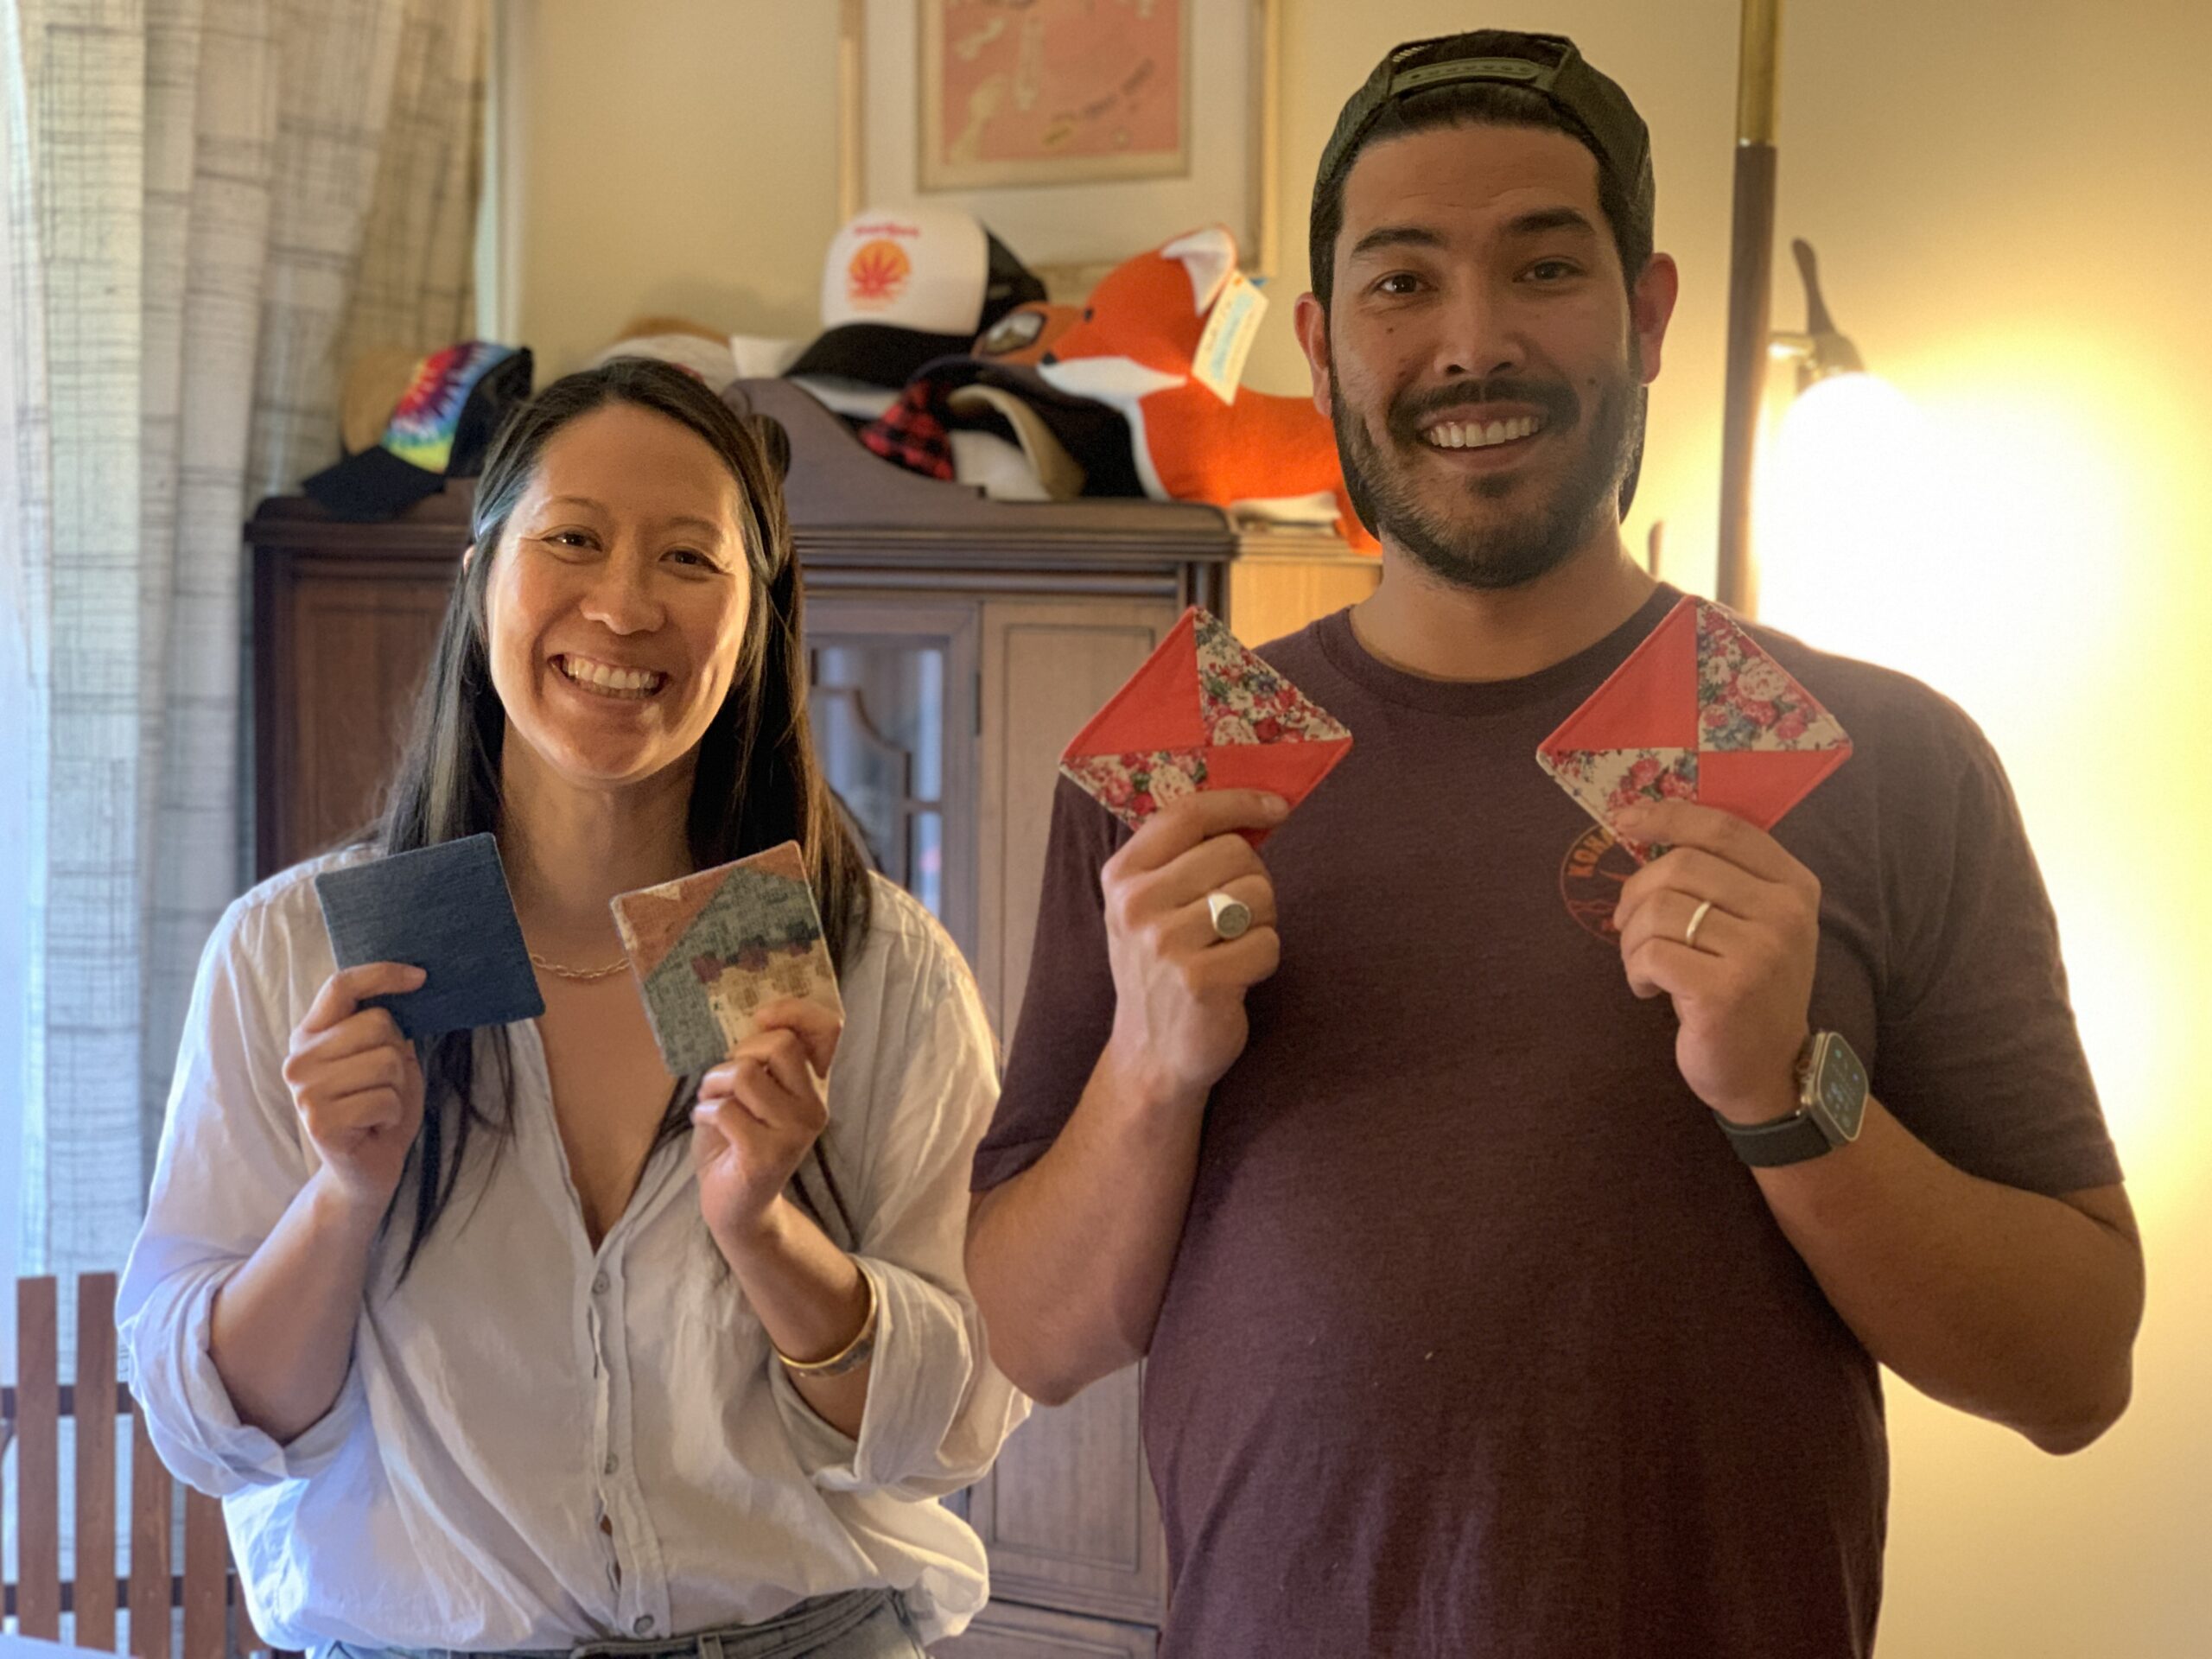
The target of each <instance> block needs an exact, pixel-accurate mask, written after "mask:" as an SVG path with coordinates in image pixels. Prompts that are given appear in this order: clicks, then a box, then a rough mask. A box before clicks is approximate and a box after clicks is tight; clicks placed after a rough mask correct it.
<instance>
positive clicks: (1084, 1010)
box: [970, 779, 1128, 1192]
mask: <svg viewBox="0 0 2212 1659" xmlns="http://www.w3.org/2000/svg"><path fill="white" fill-rule="evenodd" d="M1127 840H1128V831H1127V830H1125V829H1122V826H1121V824H1120V823H1118V822H1117V821H1116V819H1115V818H1114V817H1112V816H1111V815H1110V814H1109V813H1108V812H1107V811H1106V810H1105V809H1104V808H1103V807H1102V806H1100V805H1099V804H1097V802H1096V801H1094V800H1092V799H1091V798H1090V797H1089V796H1088V795H1085V794H1084V792H1083V791H1081V790H1079V789H1077V787H1076V786H1075V785H1073V784H1071V783H1069V782H1068V781H1067V780H1066V779H1061V780H1060V785H1059V790H1058V793H1057V794H1056V795H1054V797H1053V798H1052V831H1051V835H1050V837H1049V839H1048V840H1047V842H1046V849H1045V882H1044V890H1043V892H1042V893H1041V894H1040V896H1039V903H1038V906H1037V943H1036V948H1035V950H1033V953H1032V954H1031V956H1030V958H1029V983H1028V988H1027V991H1026V992H1025V993H1024V995H1023V996H1022V1001H1021V1016H1020V1022H1019V1024H1018V1025H1017V1027H1016V1028H1015V1030H1014V1047H1013V1050H1012V1052H1010V1053H1009V1054H1008V1055H1007V1068H1006V1081H1005V1084H1004V1085H1003V1086H1002V1087H1001V1090H1000V1091H999V1103H998V1111H997V1113H996V1115H995V1116H994V1117H993V1118H992V1120H991V1127H990V1128H989V1130H988V1133H986V1134H985V1135H984V1136H983V1140H982V1145H981V1146H979V1147H977V1148H976V1165H975V1171H974V1174H973V1177H972V1179H971V1183H970V1184H971V1185H972V1187H973V1189H974V1190H975V1191H976V1192H988V1191H989V1190H990V1189H991V1188H993V1187H995V1186H996V1185H999V1184H1000V1183H1001V1182H1002V1181H1007V1180H1011V1179H1014V1177H1015V1176H1016V1175H1019V1174H1020V1173H1021V1172H1022V1171H1023V1170H1025V1169H1027V1168H1028V1167H1029V1166H1030V1165H1032V1164H1033V1163H1035V1162H1036V1161H1037V1160H1039V1158H1041V1157H1043V1156H1044V1155H1045V1152H1046V1148H1047V1147H1050V1146H1051V1145H1052V1142H1053V1141H1055V1140H1057V1139H1058V1136H1059V1133H1060V1130H1061V1129H1062V1128H1064V1127H1065V1125H1066V1123H1067V1121H1068V1118H1069V1117H1070V1116H1071V1115H1072V1114H1073V1113H1074V1111H1075V1107H1076V1103H1077V1101H1078V1100H1079V1099H1081V1098H1082V1096H1083V1090H1084V1084H1087V1083H1089V1082H1090V1073H1091V1071H1092V1069H1093V1068H1094V1067H1096V1065H1097V1064H1098V1057H1099V1055H1100V1054H1101V1053H1102V1052H1104V1050H1105V1047H1106V1039H1107V1037H1108V1035H1109V1033H1111V1032H1112V1030H1113V1026H1114V975H1113V969H1112V968H1111V967H1110V966H1109V963H1108V961H1107V957H1106V912H1105V904H1104V900H1103V899H1102V898H1101V896H1100V893H1099V887H1098V875H1099V872H1100V871H1101V870H1102V869H1103V868H1105V864H1106V861H1107V860H1108V859H1109V858H1110V857H1112V856H1113V855H1114V850H1115V849H1116V848H1117V847H1118V846H1120V845H1121V844H1122V842H1125V841H1127Z"/></svg>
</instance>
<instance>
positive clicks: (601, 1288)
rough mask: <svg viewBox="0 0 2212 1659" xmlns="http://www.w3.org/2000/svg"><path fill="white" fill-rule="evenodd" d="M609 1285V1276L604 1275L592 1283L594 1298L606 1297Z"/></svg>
mask: <svg viewBox="0 0 2212 1659" xmlns="http://www.w3.org/2000/svg"><path fill="white" fill-rule="evenodd" d="M608 1283H609V1281H608V1280H607V1275H606V1274H603V1273H602V1274H600V1275H599V1277H597V1278H596V1279H594V1280H593V1281H591V1294H593V1295H594V1296H604V1295H606V1294H607V1288H608Z"/></svg>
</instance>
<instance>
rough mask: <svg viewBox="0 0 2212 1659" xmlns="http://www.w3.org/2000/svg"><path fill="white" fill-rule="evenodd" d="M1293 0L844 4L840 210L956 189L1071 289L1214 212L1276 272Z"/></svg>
mask: <svg viewBox="0 0 2212 1659" xmlns="http://www.w3.org/2000/svg"><path fill="white" fill-rule="evenodd" d="M1278 3H1279V0H843V12H842V30H841V36H840V41H839V50H840V59H841V61H840V65H839V81H840V87H839V94H840V106H841V120H840V124H839V142H840V149H841V154H840V156H839V168H838V187H839V210H840V213H841V214H842V216H843V217H845V218H848V219H849V218H851V217H852V216H853V215H854V214H855V213H859V212H861V210H862V209H863V208H865V207H879V206H880V207H896V206H899V205H902V204H905V203H908V202H913V201H918V200H934V201H944V202H949V203H951V204H953V205H955V206H957V207H964V208H966V209H967V210H968V211H969V212H970V213H974V214H975V215H976V218H978V219H982V221H983V223H984V224H985V225H987V226H989V227H990V228H991V230H992V231H994V232H996V233H997V234H998V236H999V237H1000V238H1001V239H1002V240H1004V241H1005V242H1006V243H1007V245H1008V246H1009V247H1011V248H1013V249H1014V251H1015V252H1016V253H1018V254H1020V256H1021V257H1022V259H1023V260H1024V261H1025V262H1026V263H1027V264H1029V265H1030V266H1032V267H1033V269H1035V270H1037V271H1038V272H1039V275H1041V276H1043V277H1045V279H1046V283H1047V284H1048V285H1049V286H1050V287H1052V289H1053V291H1054V293H1055V294H1056V295H1062V294H1063V293H1065V295H1067V296H1075V295H1077V294H1079V293H1080V292H1083V291H1085V290H1087V289H1088V288H1089V286H1090V280H1091V279H1093V278H1095V277H1096V276H1097V275H1099V274H1102V273H1103V271H1104V270H1106V269H1107V268H1109V267H1110V266H1112V265H1114V264H1118V263H1120V262H1121V261H1122V260H1123V259H1126V258H1128V257H1130V256H1131V255H1133V254H1135V253H1138V252H1141V251H1143V250H1144V249H1146V248H1149V247H1154V246H1157V245H1159V244H1160V243H1162V242H1165V241H1166V240H1168V239H1169V238H1171V237H1174V236H1177V235H1179V234H1180V233H1181V232H1185V231H1188V230H1193V229H1195V228H1197V227H1198V226H1201V225H1207V224H1214V223H1219V224H1224V225H1226V226H1229V227H1230V230H1231V231H1233V232H1235V233H1236V241H1237V246H1238V249H1239V251H1240V252H1241V253H1242V256H1243V261H1244V267H1245V270H1247V271H1248V272H1249V273H1250V274H1252V275H1254V276H1266V275H1268V274H1271V273H1272V272H1273V270H1274V268H1275V235H1276V228H1275V227H1276V218H1277V214H1276V202H1275V192H1276V184H1275V179H1276V168H1275V157H1276V149H1275V132H1276V129H1277V87H1278V84H1279V72H1278V68H1277V65H1278V61H1279V47H1278V16H1277V10H1278Z"/></svg>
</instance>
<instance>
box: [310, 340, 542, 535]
mask: <svg viewBox="0 0 2212 1659" xmlns="http://www.w3.org/2000/svg"><path fill="white" fill-rule="evenodd" d="M531 372H532V365H531V354H530V348H529V347H528V346H523V347H520V348H517V347H515V346H495V345H493V343H492V342H491V341H490V340H462V341H461V342H460V343H459V344H458V345H454V346H447V347H446V348H445V349H444V350H443V351H437V352H433V353H430V354H429V356H428V357H425V358H423V359H420V360H418V361H417V362H416V365H415V372H414V374H413V375H412V376H411V377H410V379H409V382H408V385H407V390H406V391H405V392H404V393H403V394H402V395H401V397H400V399H399V403H398V405H397V408H395V409H394V410H392V412H391V420H390V421H389V422H388V423H386V424H385V429H384V436H383V437H381V438H379V439H378V441H377V442H376V443H375V444H374V445H372V447H370V448H366V449H364V450H362V451H361V452H360V453H359V454H352V455H348V456H346V459H345V460H343V461H340V462H339V463H338V464H337V465H336V466H334V467H324V468H323V469H322V471H321V472H319V473H317V474H315V475H314V476H313V477H311V478H309V479H308V480H306V481H305V482H304V483H303V484H302V486H301V487H302V489H304V490H305V491H306V492H307V493H308V495H310V496H311V497H313V498H314V499H315V500H316V501H317V502H319V503H321V505H322V506H323V508H324V509H325V510H326V511H327V512H329V513H330V514H331V515H332V516H333V517H334V518H350V519H355V520H366V519H377V518H397V516H398V515H399V514H400V513H402V512H405V511H406V510H407V509H408V508H409V507H411V506H413V505H415V504H416V502H417V501H420V500H423V499H425V498H426V497H429V496H433V495H435V494H436V493H438V492H439V491H440V490H442V489H443V488H444V487H445V482H446V480H448V478H474V476H475V475H476V474H479V473H480V472H482V471H483V470H484V452H485V451H486V449H488V448H491V445H492V435H493V433H495V432H497V431H498V430H499V423H501V422H502V421H504V420H505V419H506V417H507V414H508V411H510V410H512V409H513V408H514V407H515V406H516V405H517V404H520V403H523V402H524V401H525V400H526V399H527V398H528V397H530V382H531Z"/></svg>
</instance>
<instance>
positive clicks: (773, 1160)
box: [691, 997, 844, 1265]
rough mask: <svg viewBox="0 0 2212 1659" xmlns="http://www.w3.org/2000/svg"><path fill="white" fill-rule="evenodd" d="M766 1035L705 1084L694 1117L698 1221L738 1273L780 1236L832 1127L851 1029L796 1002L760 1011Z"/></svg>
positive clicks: (760, 1033) (743, 1046)
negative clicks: (796, 1178) (779, 1227)
mask: <svg viewBox="0 0 2212 1659" xmlns="http://www.w3.org/2000/svg"><path fill="white" fill-rule="evenodd" d="M758 1026H759V1028H758V1029H757V1030H755V1031H754V1032H753V1035H752V1036H750V1037H748V1038H747V1039H745V1040H744V1041H743V1042H741V1043H740V1044H739V1045H738V1046H736V1047H735V1048H734V1049H733V1050H732V1051H731V1052H730V1057H729V1058H728V1059H727V1060H725V1061H724V1062H723V1063H722V1064H721V1065H718V1066H716V1067H715V1069H714V1070H713V1071H709V1072H708V1073H707V1075H706V1076H705V1077H702V1079H700V1083H699V1099H698V1103H697V1104H696V1105H695V1106H693V1107H692V1109H691V1122H692V1124H693V1127H694V1128H696V1130H697V1134H696V1136H695V1137H694V1145H693V1152H694V1155H695V1157H696V1160H697V1162H698V1168H699V1211H700V1213H701V1215H702V1216H703V1217H705V1219H706V1223H707V1230H708V1231H709V1232H710V1233H711V1234H713V1235H714V1239H715V1243H716V1244H717V1245H718V1246H720V1247H721V1252H722V1255H723V1256H724V1258H725V1259H728V1260H732V1261H733V1265H734V1258H735V1257H736V1256H739V1255H744V1254H746V1253H747V1252H748V1251H750V1250H752V1249H754V1248H755V1247H756V1246H757V1245H758V1244H759V1243H760V1241H761V1240H762V1238H763V1237H764V1236H765V1235H766V1234H767V1233H768V1232H769V1231H771V1230H772V1229H771V1226H770V1223H771V1221H772V1212H773V1211H774V1209H775V1206H776V1205H778V1204H779V1202H780V1201H782V1198H783V1193H784V1188H785V1186H786V1185H789V1184H790V1181H791V1176H792V1174H793V1173H795V1172H796V1171H797V1170H798V1166H799V1162H800V1160H802V1159H804V1157H805V1156H806V1149H807V1148H808V1147H810V1146H812V1145H813V1144H814V1143H815V1141H816V1140H817V1138H818V1137H819V1136H820V1135H821V1134H822V1131H823V1129H825V1128H828V1127H829V1084H828V1077H829V1062H830V1058H831V1057H832V1056H834V1055H835V1054H836V1052H837V1039H838V1037H839V1035H840V1034H841V1033H842V1031H843V1029H844V1027H843V1026H842V1023H841V1022H840V1021H839V1020H838V1019H837V1016H836V1014H832V1013H830V1012H829V1010H828V1009H827V1008H824V1007H821V1006H820V1005H819V1004H818V1003H814V1002H808V1001H802V1000H800V999H798V998H796V997H787V998H785V1000H784V1001H780V1002H772V1003H770V1004H769V1005H768V1006H767V1007H765V1008H763V1009H761V1010H760V1015H759V1017H758Z"/></svg>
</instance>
